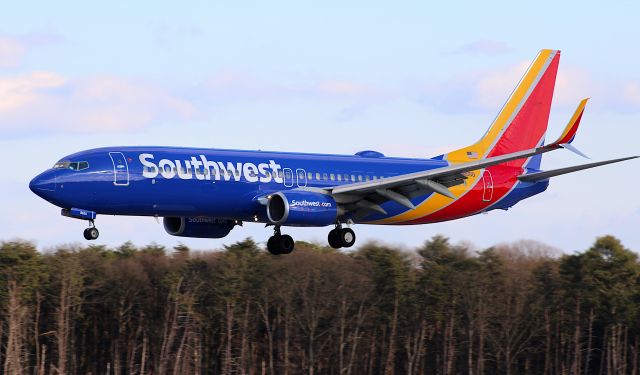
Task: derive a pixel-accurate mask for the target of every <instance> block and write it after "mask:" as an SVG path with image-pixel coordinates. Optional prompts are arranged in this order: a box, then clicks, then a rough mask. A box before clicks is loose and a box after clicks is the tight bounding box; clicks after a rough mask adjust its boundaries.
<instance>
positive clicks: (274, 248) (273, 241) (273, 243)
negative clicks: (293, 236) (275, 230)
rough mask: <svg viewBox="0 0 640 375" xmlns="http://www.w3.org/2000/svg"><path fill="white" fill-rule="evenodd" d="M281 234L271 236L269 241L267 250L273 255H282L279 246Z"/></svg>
mask: <svg viewBox="0 0 640 375" xmlns="http://www.w3.org/2000/svg"><path fill="white" fill-rule="evenodd" d="M277 237H280V236H271V237H269V240H268V241H267V250H269V252H270V253H271V255H280V249H279V248H278V238H277Z"/></svg>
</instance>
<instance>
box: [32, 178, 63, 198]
mask: <svg viewBox="0 0 640 375" xmlns="http://www.w3.org/2000/svg"><path fill="white" fill-rule="evenodd" d="M29 189H31V191H32V192H34V193H35V194H36V195H38V196H39V197H42V198H44V199H48V197H49V196H50V195H51V193H53V192H54V191H56V172H55V171H46V172H43V173H40V174H39V175H37V176H36V177H34V178H33V180H31V182H30V183H29Z"/></svg>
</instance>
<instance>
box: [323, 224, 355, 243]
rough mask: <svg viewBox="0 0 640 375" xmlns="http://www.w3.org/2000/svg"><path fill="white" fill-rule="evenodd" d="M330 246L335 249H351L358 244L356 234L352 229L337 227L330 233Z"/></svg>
mask: <svg viewBox="0 0 640 375" xmlns="http://www.w3.org/2000/svg"><path fill="white" fill-rule="evenodd" d="M328 240H329V246H331V247H333V248H334V249H340V248H342V247H351V246H353V244H354V243H356V234H355V232H354V231H353V230H352V229H351V228H343V227H342V225H340V224H338V225H336V228H335V229H333V230H331V231H330V232H329V237H328Z"/></svg>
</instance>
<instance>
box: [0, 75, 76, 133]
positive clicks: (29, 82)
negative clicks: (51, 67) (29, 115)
mask: <svg viewBox="0 0 640 375" xmlns="http://www.w3.org/2000/svg"><path fill="white" fill-rule="evenodd" d="M64 84H65V79H64V78H63V77H61V76H59V75H57V74H54V73H50V72H33V73H28V74H23V75H19V76H16V77H9V78H0V116H1V115H2V113H10V112H13V111H20V110H21V109H25V108H27V109H30V106H31V105H33V104H34V103H35V102H37V101H38V100H39V99H41V98H42V97H43V96H46V95H47V91H48V90H50V89H55V88H58V87H61V86H63V85H64ZM0 118H1V117H0ZM0 124H1V123H0Z"/></svg>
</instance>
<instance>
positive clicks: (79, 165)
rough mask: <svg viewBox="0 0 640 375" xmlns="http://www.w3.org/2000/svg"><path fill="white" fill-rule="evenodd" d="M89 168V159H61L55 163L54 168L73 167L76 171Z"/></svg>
mask: <svg viewBox="0 0 640 375" xmlns="http://www.w3.org/2000/svg"><path fill="white" fill-rule="evenodd" d="M87 168H89V162H87V161H73V162H71V161H59V162H57V163H56V164H54V165H53V169H73V170H74V171H81V170H83V169H87Z"/></svg>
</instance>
